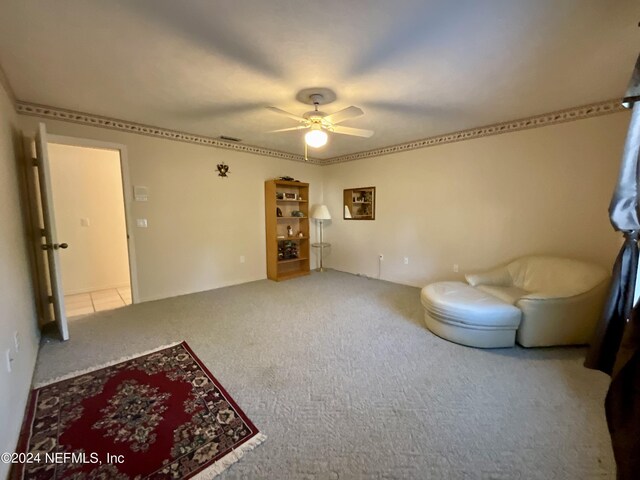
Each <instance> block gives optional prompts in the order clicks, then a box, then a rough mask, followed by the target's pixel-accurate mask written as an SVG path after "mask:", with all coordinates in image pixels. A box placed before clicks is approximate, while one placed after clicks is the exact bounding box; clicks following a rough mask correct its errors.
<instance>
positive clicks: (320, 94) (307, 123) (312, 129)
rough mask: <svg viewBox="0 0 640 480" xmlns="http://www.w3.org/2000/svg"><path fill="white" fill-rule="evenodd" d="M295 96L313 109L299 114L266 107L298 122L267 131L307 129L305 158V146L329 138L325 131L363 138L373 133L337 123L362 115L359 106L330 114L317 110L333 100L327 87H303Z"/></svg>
mask: <svg viewBox="0 0 640 480" xmlns="http://www.w3.org/2000/svg"><path fill="white" fill-rule="evenodd" d="M296 98H297V99H298V100H299V101H301V102H303V103H306V104H308V105H313V106H314V109H313V110H311V111H309V112H306V113H304V114H303V115H302V116H299V115H295V114H293V113H290V112H287V111H285V110H282V109H280V108H278V107H267V109H269V110H270V111H272V112H274V113H277V114H280V115H284V116H285V117H289V118H291V119H293V120H296V121H297V122H299V123H300V125H298V126H297V127H290V128H281V129H279V130H272V131H271V132H269V133H278V132H291V131H294V130H309V131H308V132H307V133H306V134H305V136H304V141H305V158H306V147H307V146H309V147H312V148H320V147H322V146H324V145H325V144H326V143H327V140H328V138H329V136H328V134H327V132H330V133H338V134H340V135H353V136H356V137H365V138H369V137H370V136H371V135H373V131H372V130H365V129H362V128H353V127H344V126H341V125H338V124H339V123H342V122H345V121H347V120H351V119H353V118H357V117H361V116H362V115H364V112H363V111H362V109H361V108H358V107H354V106H351V107H347V108H345V109H343V110H340V111H338V112H335V113H332V114H327V113H324V112H321V111H319V110H318V106H319V105H325V104H327V103H331V102H332V101H334V100H335V98H336V96H335V93H333V92H332V91H331V90H329V89H320V88H313V89H305V90H302V91H301V92H299V93H298V95H296Z"/></svg>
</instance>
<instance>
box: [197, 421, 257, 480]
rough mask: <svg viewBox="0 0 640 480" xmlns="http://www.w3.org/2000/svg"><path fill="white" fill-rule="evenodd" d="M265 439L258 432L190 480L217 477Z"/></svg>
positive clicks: (205, 479)
mask: <svg viewBox="0 0 640 480" xmlns="http://www.w3.org/2000/svg"><path fill="white" fill-rule="evenodd" d="M266 439H267V436H266V435H265V434H264V433H260V432H258V433H257V434H256V435H255V436H254V437H253V438H251V439H250V440H247V441H246V442H245V443H243V444H242V445H240V446H239V447H238V448H236V449H234V450H232V451H231V452H229V453H227V454H226V455H225V456H224V457H222V458H220V459H219V460H218V461H217V462H216V463H214V464H213V465H211V466H210V467H207V468H205V469H204V470H203V471H201V472H200V473H198V474H197V475H194V476H193V477H191V480H211V479H212V478H214V477H217V476H218V475H220V474H221V473H222V472H224V471H225V470H226V469H227V468H229V467H230V466H231V465H233V464H234V463H236V462H238V461H239V460H240V459H241V458H242V457H243V456H244V454H245V453H247V452H250V451H251V450H253V449H254V448H256V447H257V446H258V445H260V444H261V443H262V442H264V441H265V440H266Z"/></svg>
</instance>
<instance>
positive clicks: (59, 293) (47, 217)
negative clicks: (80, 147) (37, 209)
mask: <svg viewBox="0 0 640 480" xmlns="http://www.w3.org/2000/svg"><path fill="white" fill-rule="evenodd" d="M35 143H36V162H37V167H38V179H39V184H40V185H39V186H40V202H41V206H42V220H43V224H44V225H43V226H44V240H45V243H42V238H41V237H39V238H38V240H37V241H38V242H40V248H41V249H42V250H44V251H45V253H46V254H47V264H48V266H49V269H48V270H49V281H50V288H51V297H50V299H51V302H52V304H53V315H54V318H55V321H56V324H57V326H58V331H59V332H60V337H61V338H62V340H68V339H69V329H68V328H67V316H66V313H65V306H64V292H63V289H62V277H61V275H60V250H61V249H65V248H67V244H66V243H59V242H58V236H57V234H56V219H55V214H54V212H53V196H52V193H51V173H50V170H49V155H48V151H47V129H46V127H45V124H44V123H41V124H40V125H39V126H38V133H37V134H36V142H35Z"/></svg>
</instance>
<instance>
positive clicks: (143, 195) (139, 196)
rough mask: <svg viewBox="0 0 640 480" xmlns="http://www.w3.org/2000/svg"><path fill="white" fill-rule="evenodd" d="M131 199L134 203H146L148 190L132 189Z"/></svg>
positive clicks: (143, 188) (144, 188) (145, 188)
mask: <svg viewBox="0 0 640 480" xmlns="http://www.w3.org/2000/svg"><path fill="white" fill-rule="evenodd" d="M133 197H134V198H135V199H136V202H146V201H147V200H149V189H148V188H147V187H133Z"/></svg>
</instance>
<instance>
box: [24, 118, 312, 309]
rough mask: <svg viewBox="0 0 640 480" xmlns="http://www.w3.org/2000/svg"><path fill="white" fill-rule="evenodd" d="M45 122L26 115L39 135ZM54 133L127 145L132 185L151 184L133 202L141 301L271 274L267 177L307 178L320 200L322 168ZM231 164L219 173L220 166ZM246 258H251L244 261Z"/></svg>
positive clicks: (123, 138) (67, 130)
mask: <svg viewBox="0 0 640 480" xmlns="http://www.w3.org/2000/svg"><path fill="white" fill-rule="evenodd" d="M39 121H42V119H38V118H35V117H27V116H20V119H19V122H20V126H21V128H23V129H24V131H25V133H26V134H33V133H34V132H35V130H36V126H37V124H38V122H39ZM45 123H46V124H47V129H48V131H49V132H50V133H53V134H58V135H67V136H74V137H82V138H89V139H96V140H101V141H105V142H115V143H120V144H124V145H126V147H127V154H128V163H129V171H130V177H131V183H132V185H140V186H146V187H148V188H149V201H147V202H133V204H132V214H133V217H134V219H136V218H146V219H147V220H148V228H146V229H145V228H135V229H134V232H133V233H134V235H135V247H136V257H137V267H138V284H139V290H140V299H141V300H143V301H145V300H153V299H158V298H164V297H170V296H175V295H180V294H185V293H192V292H197V291H202V290H209V289H212V288H218V287H222V286H225V285H232V284H237V283H243V282H249V281H253V280H259V279H262V278H266V258H265V231H264V228H265V224H264V181H265V180H267V179H269V178H274V177H277V176H282V175H289V176H291V177H294V178H296V179H299V180H302V181H307V182H309V183H310V184H311V185H310V196H311V202H312V203H314V202H318V201H320V200H321V198H322V171H321V167H319V166H315V165H311V164H304V163H300V162H292V161H289V160H280V159H276V158H271V157H263V156H258V155H252V154H247V153H240V152H233V151H230V150H223V149H217V148H211V147H205V146H200V145H194V144H190V143H183V142H175V141H171V140H164V139H159V138H154V137H147V136H142V135H136V134H131V133H126V132H119V131H114V130H108V129H103V128H96V127H90V126H85V125H78V124H74V123H68V122H61V121H55V120H46V121H45ZM222 161H224V162H226V163H227V164H228V165H229V166H230V174H229V177H228V178H221V177H219V176H218V174H217V171H216V164H218V163H220V162H222ZM240 256H244V257H245V263H240Z"/></svg>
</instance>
